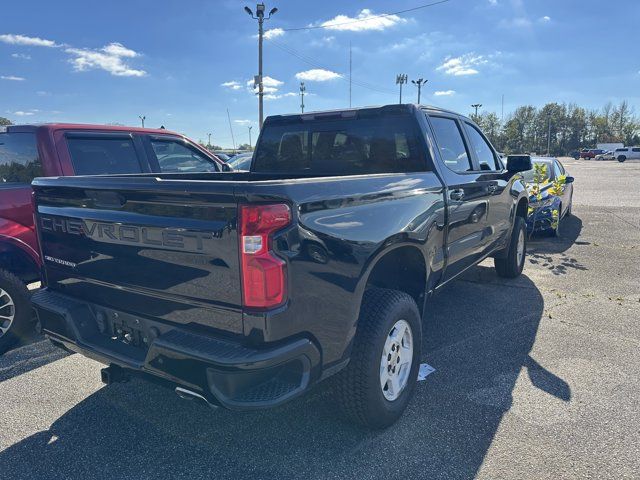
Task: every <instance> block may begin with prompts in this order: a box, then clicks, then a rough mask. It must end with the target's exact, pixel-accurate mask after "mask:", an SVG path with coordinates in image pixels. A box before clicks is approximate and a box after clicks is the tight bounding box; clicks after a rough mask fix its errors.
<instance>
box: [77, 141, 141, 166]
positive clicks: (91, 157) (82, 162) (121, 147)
mask: <svg viewBox="0 0 640 480" xmlns="http://www.w3.org/2000/svg"><path fill="white" fill-rule="evenodd" d="M67 145H68V146H69V154H70V155H71V162H72V163H73V170H74V172H75V174H76V175H108V174H118V173H141V172H142V167H141V166H140V162H139V160H138V155H137V153H136V149H135V146H134V144H133V139H131V138H129V137H112V138H105V137H84V136H82V137H80V136H78V137H74V136H70V137H67Z"/></svg>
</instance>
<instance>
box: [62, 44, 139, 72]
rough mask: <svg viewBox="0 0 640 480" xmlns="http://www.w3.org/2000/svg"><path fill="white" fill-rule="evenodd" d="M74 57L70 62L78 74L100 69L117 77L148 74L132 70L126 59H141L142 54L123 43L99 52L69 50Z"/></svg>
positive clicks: (84, 49) (85, 49)
mask: <svg viewBox="0 0 640 480" xmlns="http://www.w3.org/2000/svg"><path fill="white" fill-rule="evenodd" d="M65 51H66V52H67V53H69V54H70V55H72V56H73V58H71V59H70V60H69V62H70V63H71V64H72V65H73V69H74V70H76V71H78V72H84V71H87V70H94V69H100V70H104V71H106V72H109V73H110V74H111V75H115V76H117V77H144V76H145V75H146V74H147V72H145V71H144V70H136V69H134V68H131V67H130V66H129V65H128V64H127V63H126V62H125V61H124V59H129V58H135V57H139V56H140V54H139V53H138V52H135V51H133V50H131V49H129V48H126V47H125V46H124V45H122V44H121V43H117V42H113V43H110V44H108V45H106V46H104V47H102V48H101V49H99V50H93V49H88V48H67V49H66V50H65Z"/></svg>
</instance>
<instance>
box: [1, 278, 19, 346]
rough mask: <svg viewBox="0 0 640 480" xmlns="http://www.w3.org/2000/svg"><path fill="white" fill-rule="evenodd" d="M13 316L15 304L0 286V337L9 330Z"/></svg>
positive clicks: (14, 314)
mask: <svg viewBox="0 0 640 480" xmlns="http://www.w3.org/2000/svg"><path fill="white" fill-rule="evenodd" d="M15 316H16V306H15V304H14V303H13V299H12V298H11V295H9V293H7V292H6V291H5V290H3V289H2V288H0V337H2V336H3V335H4V334H6V333H7V332H8V331H9V329H10V328H11V324H12V323H13V319H14V318H15Z"/></svg>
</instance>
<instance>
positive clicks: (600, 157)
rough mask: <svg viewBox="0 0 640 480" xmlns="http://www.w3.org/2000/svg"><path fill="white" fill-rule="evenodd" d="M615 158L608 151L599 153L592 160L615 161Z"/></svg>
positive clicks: (610, 151) (611, 151) (612, 153)
mask: <svg viewBox="0 0 640 480" xmlns="http://www.w3.org/2000/svg"><path fill="white" fill-rule="evenodd" d="M615 159H616V156H615V154H614V152H613V150H609V151H607V152H604V153H601V154H600V155H596V156H595V158H594V160H615Z"/></svg>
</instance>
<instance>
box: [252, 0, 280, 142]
mask: <svg viewBox="0 0 640 480" xmlns="http://www.w3.org/2000/svg"><path fill="white" fill-rule="evenodd" d="M244 11H245V12H247V13H248V14H249V15H250V16H251V18H253V19H254V20H258V75H256V76H255V77H253V87H254V88H255V87H256V86H257V87H258V128H259V129H260V130H262V121H263V119H264V110H263V106H262V104H263V101H264V98H263V97H264V85H263V82H262V38H263V36H264V28H263V23H264V21H265V20H269V19H270V18H271V15H273V14H274V13H276V12H277V11H278V9H277V8H275V7H274V8H272V9H271V10H270V11H269V16H268V17H266V18H265V16H264V11H265V6H264V3H258V4H257V5H256V14H255V16H254V15H253V12H252V11H251V9H250V8H249V7H244Z"/></svg>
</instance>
